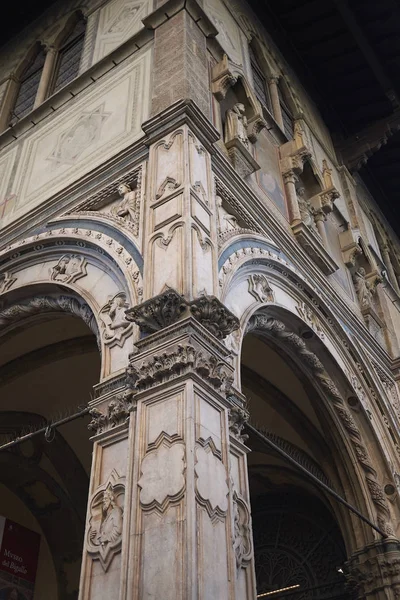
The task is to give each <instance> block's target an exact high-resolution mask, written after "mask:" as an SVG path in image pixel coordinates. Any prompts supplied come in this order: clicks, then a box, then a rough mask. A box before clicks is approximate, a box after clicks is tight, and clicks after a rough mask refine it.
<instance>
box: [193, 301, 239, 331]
mask: <svg viewBox="0 0 400 600" xmlns="http://www.w3.org/2000/svg"><path fill="white" fill-rule="evenodd" d="M189 307H190V312H191V313H192V315H193V316H194V318H195V319H196V320H197V321H199V322H200V323H201V324H202V325H203V327H205V328H206V329H207V330H208V331H209V332H210V333H212V334H213V335H215V337H217V338H218V339H220V340H223V339H224V338H226V336H228V335H229V334H230V333H232V332H233V331H236V329H239V327H240V323H239V319H238V318H237V317H236V316H235V315H234V314H233V313H231V312H230V311H229V310H228V309H227V308H226V307H225V306H224V305H223V304H222V302H220V301H219V300H218V298H216V297H215V296H206V295H204V296H199V298H197V299H196V300H193V302H190V304H189Z"/></svg>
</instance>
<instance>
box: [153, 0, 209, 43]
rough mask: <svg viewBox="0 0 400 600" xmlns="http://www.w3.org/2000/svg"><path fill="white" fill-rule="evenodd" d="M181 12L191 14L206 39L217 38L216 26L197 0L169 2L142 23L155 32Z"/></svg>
mask: <svg viewBox="0 0 400 600" xmlns="http://www.w3.org/2000/svg"><path fill="white" fill-rule="evenodd" d="M181 10H186V11H187V12H188V13H189V15H190V16H191V17H192V19H193V21H194V22H195V23H196V25H198V27H200V29H201V31H202V32H203V33H204V35H205V36H206V37H215V36H216V35H217V34H218V31H217V29H216V28H215V26H214V24H213V23H212V21H211V20H210V19H209V17H208V16H207V15H206V13H205V12H204V10H203V8H202V7H201V6H200V4H199V3H198V2H197V0H167V1H166V2H164V3H163V4H162V5H161V6H160V7H159V8H157V9H156V10H155V11H154V12H152V13H151V14H150V15H149V16H147V17H145V18H144V19H143V20H142V23H143V25H144V26H145V27H146V29H151V30H154V29H157V27H160V25H162V24H163V23H165V22H166V21H168V20H169V19H171V18H172V17H173V16H174V15H176V14H178V13H179V12H180V11H181Z"/></svg>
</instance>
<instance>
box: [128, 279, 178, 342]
mask: <svg viewBox="0 0 400 600" xmlns="http://www.w3.org/2000/svg"><path fill="white" fill-rule="evenodd" d="M186 306H187V304H186V302H185V299H184V298H183V296H181V295H180V294H178V292H176V291H175V290H173V289H168V290H166V291H165V292H163V293H162V294H159V295H158V296H155V297H154V298H150V300H147V301H146V302H143V304H140V305H138V306H135V307H134V308H131V309H129V310H128V311H127V312H126V318H127V320H128V321H133V322H135V323H136V324H137V325H139V327H140V330H141V331H142V332H143V333H153V331H159V330H160V329H163V328H164V327H168V325H171V324H172V323H175V321H177V320H178V319H179V317H180V316H181V315H182V313H183V312H184V311H185V310H186Z"/></svg>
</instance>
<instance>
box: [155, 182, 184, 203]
mask: <svg viewBox="0 0 400 600" xmlns="http://www.w3.org/2000/svg"><path fill="white" fill-rule="evenodd" d="M180 186H181V184H180V183H179V182H178V181H176V179H174V178H173V177H166V178H165V179H164V181H163V182H162V184H161V185H160V186H159V188H158V190H157V193H156V200H160V199H161V198H162V197H163V196H164V195H165V194H167V193H168V192H174V191H175V190H177V189H178V188H179V187H180Z"/></svg>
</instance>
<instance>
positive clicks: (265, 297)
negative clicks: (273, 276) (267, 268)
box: [249, 273, 275, 302]
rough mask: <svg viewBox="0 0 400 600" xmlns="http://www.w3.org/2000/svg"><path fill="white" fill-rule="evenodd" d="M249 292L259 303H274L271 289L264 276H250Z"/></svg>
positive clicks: (257, 274) (256, 274)
mask: <svg viewBox="0 0 400 600" xmlns="http://www.w3.org/2000/svg"><path fill="white" fill-rule="evenodd" d="M249 292H250V294H251V295H252V296H254V298H255V299H256V300H258V301H259V302H275V298H274V292H273V289H272V288H271V286H270V284H269V281H268V279H267V278H266V277H265V275H260V274H259V273H255V274H254V275H250V277H249Z"/></svg>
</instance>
